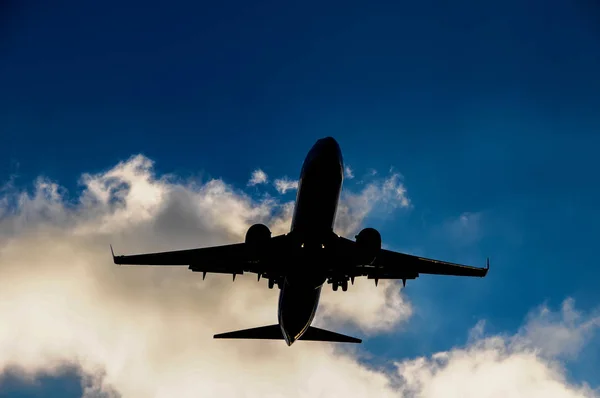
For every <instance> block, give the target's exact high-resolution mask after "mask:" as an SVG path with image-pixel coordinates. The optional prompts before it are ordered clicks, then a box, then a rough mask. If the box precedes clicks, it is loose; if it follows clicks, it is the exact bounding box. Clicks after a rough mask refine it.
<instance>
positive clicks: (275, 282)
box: [269, 278, 282, 289]
mask: <svg viewBox="0 0 600 398" xmlns="http://www.w3.org/2000/svg"><path fill="white" fill-rule="evenodd" d="M281 283H282V280H278V279H274V278H269V289H273V286H275V285H277V287H278V288H279V289H281Z"/></svg>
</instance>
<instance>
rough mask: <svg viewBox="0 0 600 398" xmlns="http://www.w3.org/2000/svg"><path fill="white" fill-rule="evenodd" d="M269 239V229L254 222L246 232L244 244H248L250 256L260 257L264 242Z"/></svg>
mask: <svg viewBox="0 0 600 398" xmlns="http://www.w3.org/2000/svg"><path fill="white" fill-rule="evenodd" d="M270 239H271V230H270V229H269V227H267V226H266V225H264V224H254V225H253V226H251V227H250V228H248V232H246V244H247V245H248V246H249V249H250V252H251V253H252V254H251V256H252V257H256V259H258V257H260V255H261V253H262V251H263V249H264V248H265V246H266V244H267V243H268V242H269V240H270Z"/></svg>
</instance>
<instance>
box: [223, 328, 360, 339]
mask: <svg viewBox="0 0 600 398" xmlns="http://www.w3.org/2000/svg"><path fill="white" fill-rule="evenodd" d="M214 338H215V339H255V340H283V334H282V333H281V329H280V327H279V325H277V324H275V325H269V326H261V327H258V328H252V329H244V330H237V331H235V332H227V333H220V334H215V335H214ZM298 340H304V341H329V342H335V343H362V340H361V339H357V338H355V337H350V336H345V335H343V334H339V333H335V332H330V331H329V330H324V329H319V328H315V327H312V326H309V327H308V330H307V331H306V332H304V334H303V335H302V336H301V337H300V338H299V339H298Z"/></svg>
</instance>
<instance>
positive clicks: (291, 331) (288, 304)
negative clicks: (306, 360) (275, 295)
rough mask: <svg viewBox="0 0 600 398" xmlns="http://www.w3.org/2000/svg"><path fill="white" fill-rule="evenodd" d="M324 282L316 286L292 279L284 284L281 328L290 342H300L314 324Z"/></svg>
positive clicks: (280, 307)
mask: <svg viewBox="0 0 600 398" xmlns="http://www.w3.org/2000/svg"><path fill="white" fill-rule="evenodd" d="M323 282H324V280H323V281H322V282H321V283H320V284H317V285H316V286H315V285H314V284H305V283H301V282H300V281H299V280H294V279H291V278H290V279H289V280H287V279H286V281H285V282H284V284H283V287H282V289H281V292H280V294H279V326H280V327H281V331H282V332H283V335H284V336H285V338H286V340H287V341H288V342H293V341H295V340H298V339H299V338H300V336H302V334H303V333H304V332H305V331H306V330H307V329H308V327H309V326H310V324H311V323H312V320H313V318H314V317H315V313H316V311H317V307H318V305H319V298H320V296H321V285H322V284H323Z"/></svg>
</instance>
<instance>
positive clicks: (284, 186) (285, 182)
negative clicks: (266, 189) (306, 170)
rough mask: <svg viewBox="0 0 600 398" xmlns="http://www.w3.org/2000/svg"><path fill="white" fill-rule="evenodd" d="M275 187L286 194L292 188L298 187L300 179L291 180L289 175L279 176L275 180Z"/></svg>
mask: <svg viewBox="0 0 600 398" xmlns="http://www.w3.org/2000/svg"><path fill="white" fill-rule="evenodd" d="M275 189H277V191H278V192H279V193H281V194H284V193H286V192H287V191H289V190H291V189H298V181H297V180H290V179H289V178H287V177H283V178H279V179H277V180H275Z"/></svg>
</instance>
